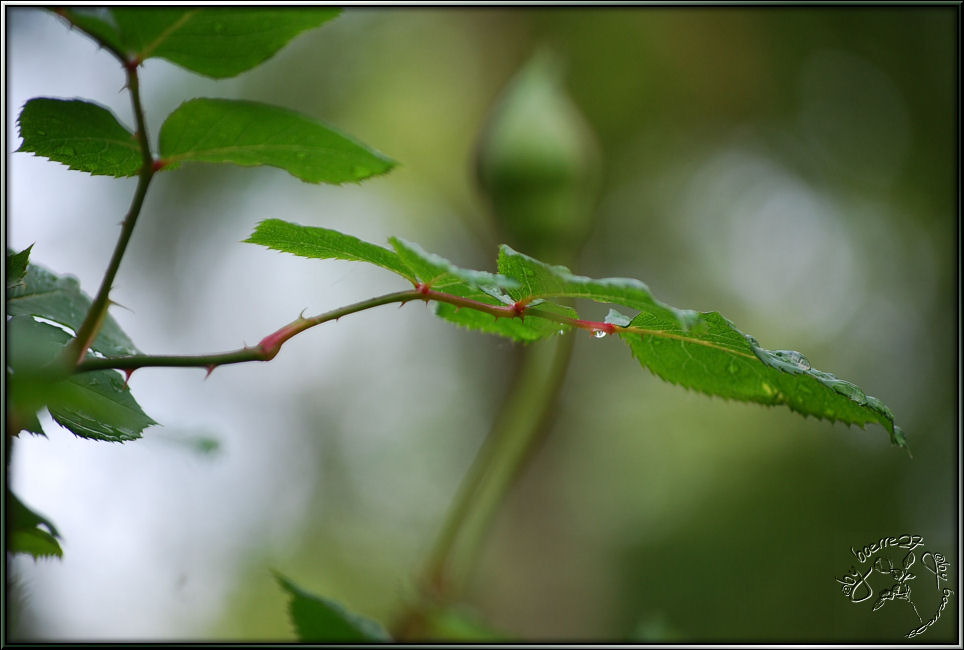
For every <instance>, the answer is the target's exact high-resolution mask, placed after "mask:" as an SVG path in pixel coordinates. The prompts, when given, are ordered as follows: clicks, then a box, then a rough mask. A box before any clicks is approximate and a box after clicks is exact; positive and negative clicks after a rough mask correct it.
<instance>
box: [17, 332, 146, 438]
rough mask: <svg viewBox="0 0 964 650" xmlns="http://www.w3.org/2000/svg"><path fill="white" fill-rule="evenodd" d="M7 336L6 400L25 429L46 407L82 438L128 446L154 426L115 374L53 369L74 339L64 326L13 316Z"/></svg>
mask: <svg viewBox="0 0 964 650" xmlns="http://www.w3.org/2000/svg"><path fill="white" fill-rule="evenodd" d="M7 338H8V341H9V343H10V357H9V358H8V364H9V367H10V369H11V370H12V372H11V374H10V375H9V395H8V399H9V404H10V407H11V409H12V410H14V412H15V413H16V414H17V417H18V419H19V421H20V423H21V428H28V429H29V428H30V426H31V425H32V423H33V421H34V420H35V419H33V420H32V419H31V416H32V414H35V413H36V411H37V410H38V409H40V408H42V407H43V406H44V405H46V407H47V410H49V411H50V414H51V415H52V416H53V418H54V420H55V421H57V422H58V423H59V424H60V425H62V426H64V427H66V428H67V429H69V430H70V431H71V432H73V433H74V435H77V436H80V437H82V438H93V439H97V440H106V441H110V442H124V441H127V440H134V439H137V438H140V437H141V432H142V431H143V430H144V429H146V428H147V427H149V426H151V425H152V424H156V423H155V422H154V420H152V419H151V418H150V417H148V416H147V415H145V413H144V411H142V410H141V408H140V406H139V405H138V404H137V402H136V401H134V398H133V397H132V396H131V394H130V390H128V388H127V386H126V385H125V383H124V380H123V378H122V377H121V375H120V374H119V373H117V372H116V371H114V370H99V371H96V372H88V373H80V374H74V375H70V374H68V373H67V371H66V370H64V369H62V368H60V367H59V366H56V365H50V364H51V362H52V361H54V360H55V359H57V358H59V356H60V354H61V353H62V352H63V349H64V347H65V346H66V345H67V344H68V342H69V341H70V340H71V338H70V336H69V335H68V334H67V333H66V332H64V331H63V330H61V329H60V328H58V327H54V326H53V325H48V324H47V323H40V322H37V321H35V320H34V319H32V318H30V317H28V316H15V317H13V318H11V319H10V320H9V321H7Z"/></svg>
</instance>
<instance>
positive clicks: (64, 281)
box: [7, 264, 138, 356]
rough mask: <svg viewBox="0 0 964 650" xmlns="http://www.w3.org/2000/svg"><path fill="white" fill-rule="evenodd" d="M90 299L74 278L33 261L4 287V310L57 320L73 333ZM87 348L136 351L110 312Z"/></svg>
mask: <svg viewBox="0 0 964 650" xmlns="http://www.w3.org/2000/svg"><path fill="white" fill-rule="evenodd" d="M90 304H91V300H90V298H89V297H88V296H87V294H85V293H84V292H82V291H81V290H80V284H79V283H78V282H77V278H75V277H73V276H69V275H63V276H58V275H55V274H53V273H51V272H50V271H48V270H46V269H44V268H43V267H41V266H37V265H36V264H30V265H29V266H28V267H27V273H26V275H24V276H23V278H22V281H21V282H20V283H19V284H18V285H16V286H12V287H8V288H7V313H8V314H10V315H14V316H16V315H23V316H39V317H40V318H46V319H48V320H51V321H54V322H55V323H60V324H61V325H64V326H66V327H68V328H70V329H71V330H73V331H74V332H75V333H76V331H77V329H78V328H79V327H80V324H81V323H83V321H84V318H85V317H86V316H87V312H88V311H89V310H90ZM91 348H92V349H93V350H95V351H97V352H100V353H101V354H103V355H105V356H123V355H130V354H138V350H137V348H136V347H134V344H133V343H132V342H131V340H130V339H129V338H128V337H127V335H126V334H125V333H124V332H123V330H121V328H120V326H119V325H118V324H117V321H115V320H114V319H113V318H112V317H111V316H110V315H108V316H107V317H106V318H105V319H104V323H103V325H102V326H101V329H100V332H99V333H98V335H97V338H96V339H95V340H94V343H93V345H91Z"/></svg>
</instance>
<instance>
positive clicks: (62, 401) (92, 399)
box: [47, 370, 157, 442]
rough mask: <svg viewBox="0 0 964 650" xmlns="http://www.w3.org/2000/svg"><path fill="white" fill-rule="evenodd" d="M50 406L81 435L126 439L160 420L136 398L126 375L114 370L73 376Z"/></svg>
mask: <svg viewBox="0 0 964 650" xmlns="http://www.w3.org/2000/svg"><path fill="white" fill-rule="evenodd" d="M47 410H49V411H50V415H52V416H53V418H54V420H56V422H57V423H58V424H60V425H61V426H63V427H66V428H67V429H70V431H71V432H73V434H74V435H76V436H80V437H81V438H93V439H95V440H106V441H108V442H126V441H128V440H136V439H138V438H140V437H141V432H142V431H143V430H144V429H146V428H147V427H149V426H151V425H153V424H157V423H156V422H155V421H154V420H152V419H151V418H149V417H148V416H147V415H146V414H145V413H144V411H142V410H141V407H140V406H139V405H138V404H137V402H135V401H134V398H133V397H132V396H131V393H130V390H129V389H128V388H127V386H126V385H125V384H124V380H123V378H122V377H121V376H120V374H119V373H117V372H115V371H113V370H98V371H95V372H85V373H81V374H78V375H74V376H72V377H71V378H70V379H68V380H67V381H65V382H63V383H62V385H61V386H60V387H59V390H58V391H57V398H56V401H51V402H49V403H48V404H47Z"/></svg>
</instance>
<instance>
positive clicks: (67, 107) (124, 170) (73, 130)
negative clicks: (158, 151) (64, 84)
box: [17, 97, 144, 178]
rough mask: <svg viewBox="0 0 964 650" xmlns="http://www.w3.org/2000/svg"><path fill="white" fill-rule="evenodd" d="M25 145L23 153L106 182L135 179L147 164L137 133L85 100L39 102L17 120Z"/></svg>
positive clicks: (34, 101) (42, 99)
mask: <svg viewBox="0 0 964 650" xmlns="http://www.w3.org/2000/svg"><path fill="white" fill-rule="evenodd" d="M17 124H18V125H19V127H20V137H21V138H23V144H21V145H20V148H19V149H17V151H26V152H29V153H34V154H37V155H38V156H43V157H44V158H49V159H50V160H55V161H57V162H59V163H63V164H65V165H67V166H68V167H69V168H70V169H76V170H79V171H83V172H89V173H91V174H94V175H102V176H115V177H118V178H120V177H123V176H134V175H136V174H137V173H138V171H139V170H140V169H141V166H142V164H143V162H144V160H143V156H142V154H141V150H140V145H139V144H138V142H137V138H136V137H135V136H134V134H133V133H131V132H130V131H128V130H127V129H125V128H124V127H123V126H121V124H120V122H118V121H117V118H116V117H114V114H113V113H111V112H110V111H109V110H107V109H106V108H104V107H103V106H98V105H97V104H93V103H91V102H85V101H81V100H79V99H51V98H47V97H38V98H36V99H31V100H30V101H28V102H27V103H26V104H25V105H24V107H23V110H22V111H21V112H20V118H19V120H17Z"/></svg>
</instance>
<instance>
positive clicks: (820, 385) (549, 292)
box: [249, 222, 907, 448]
mask: <svg viewBox="0 0 964 650" xmlns="http://www.w3.org/2000/svg"><path fill="white" fill-rule="evenodd" d="M280 223H282V224H283V222H280ZM280 227H282V226H281V225H279V228H280ZM283 228H284V229H285V230H284V232H286V233H289V239H288V240H287V241H285V242H283V243H281V244H279V245H278V247H279V249H281V250H290V251H298V250H303V249H304V247H305V244H304V242H303V241H302V240H303V239H305V237H303V236H302V235H301V233H300V231H299V230H297V228H299V227H298V226H294V225H292V224H283ZM323 232H324V235H323V237H324V238H323V240H322V241H323V245H322V246H318V247H317V248H318V249H320V250H321V254H319V255H312V256H319V257H322V256H323V257H339V258H341V259H356V260H360V261H367V262H371V263H375V264H379V265H381V266H385V267H386V268H392V269H393V270H395V271H396V272H399V270H398V266H399V265H404V266H406V267H407V268H408V269H409V273H408V274H406V273H404V272H401V274H402V275H405V276H406V277H408V278H409V279H410V280H413V278H412V276H414V278H416V279H417V280H418V281H420V282H421V283H424V284H427V285H430V287H431V289H432V291H433V293H432V294H431V299H433V300H434V301H435V302H436V305H437V307H436V314H437V315H438V316H439V317H441V318H443V319H445V320H448V321H450V322H453V323H455V324H457V325H461V326H463V327H468V328H471V329H476V330H479V331H483V332H487V333H491V334H497V335H500V336H506V337H509V338H512V339H515V340H517V341H535V340H538V339H540V338H544V337H547V336H551V335H553V334H557V333H558V334H562V333H564V332H566V331H568V330H569V329H571V328H574V327H578V328H581V329H587V330H590V331H592V332H593V334H594V335H595V336H597V337H600V336H606V335H607V334H617V335H618V336H619V337H620V338H622V339H623V340H624V341H625V342H626V343H627V344H628V345H629V347H630V349H631V351H632V354H633V356H634V357H635V358H636V359H637V360H638V361H639V362H640V364H641V365H642V366H643V367H646V368H649V369H650V370H651V371H652V372H653V373H654V374H656V375H657V376H658V377H660V378H662V379H664V380H666V381H669V382H672V383H675V384H679V385H681V386H685V387H687V388H690V389H692V390H697V391H700V392H703V393H706V394H709V395H715V396H717V397H723V398H726V399H734V400H740V401H745V402H756V403H760V404H767V405H777V404H783V405H786V406H788V407H789V408H790V409H791V410H793V411H796V412H797V413H801V414H803V415H805V416H807V415H811V416H814V417H817V418H823V419H827V420H831V421H839V422H844V423H847V424H857V425H860V426H864V425H865V424H867V423H868V422H876V423H878V424H880V425H881V426H883V427H884V428H885V429H887V430H888V431H889V432H890V436H891V441H892V442H893V443H894V444H897V445H899V446H902V447H905V448H906V447H907V442H906V439H905V437H904V433H903V431H901V429H900V427H898V426H897V425H896V424H895V422H894V415H893V413H892V412H891V411H890V409H889V408H887V406H886V405H885V404H884V403H883V402H881V401H880V400H879V399H877V398H875V397H872V396H868V395H866V394H865V393H864V392H863V391H862V390H861V389H860V388H859V387H858V386H856V385H854V384H852V383H850V382H848V381H845V380H842V379H839V378H837V377H835V376H834V375H832V374H830V373H827V372H822V371H820V370H815V369H813V368H811V367H810V363H809V361H807V360H806V358H805V357H804V356H803V355H802V354H800V353H799V352H795V351H792V350H767V349H765V348H762V347H760V345H759V344H758V343H757V342H756V340H755V339H753V338H752V337H750V336H747V335H745V334H744V333H743V332H740V331H739V330H737V329H736V328H735V327H734V326H733V324H732V323H730V321H728V320H727V319H725V318H723V317H722V316H721V315H720V314H719V313H717V312H703V313H700V312H696V311H693V310H688V309H677V308H675V307H672V306H670V305H666V304H664V303H662V302H660V301H658V300H656V299H655V298H654V297H653V295H652V293H650V291H649V288H648V287H647V286H646V285H645V284H643V283H642V282H640V281H638V280H632V279H627V278H604V279H593V278H588V277H584V276H577V275H573V274H572V273H571V272H570V271H569V269H567V268H566V267H563V266H552V265H549V264H546V263H544V262H541V261H539V260H537V259H535V258H532V257H529V256H527V255H523V254H522V253H519V252H517V251H514V250H512V249H511V248H509V247H508V246H502V247H501V249H500V252H499V262H498V268H499V273H498V274H493V273H487V272H484V271H472V270H467V269H462V268H459V267H457V266H455V265H454V264H452V263H451V262H449V261H448V260H446V259H444V258H441V257H439V256H437V255H434V254H432V253H427V252H425V251H424V250H422V249H421V247H419V246H417V245H416V244H412V243H409V242H406V241H404V240H401V239H398V238H392V239H391V243H392V245H393V246H394V248H395V251H396V253H397V257H388V258H387V259H390V260H391V262H390V263H389V262H386V261H385V257H384V256H385V255H386V254H388V253H387V251H385V250H384V249H382V248H380V247H377V246H372V245H371V244H366V243H364V242H359V241H358V240H356V239H354V238H352V237H348V236H347V235H341V234H339V233H335V232H334V231H327V230H326V231H323ZM264 239H266V240H267V241H263V239H262V237H260V236H258V234H257V233H256V235H254V236H252V239H251V240H249V241H256V242H257V243H265V244H266V245H269V246H270V245H271V243H270V242H271V239H270V238H264ZM332 242H334V243H332ZM368 247H371V249H369V248H368ZM373 251H377V255H376V253H375V252H373ZM414 281H415V280H413V282H414ZM576 298H580V299H588V300H593V301H596V302H601V303H609V304H613V305H616V306H619V307H622V308H623V309H632V310H633V311H634V312H636V315H635V316H632V317H631V316H627V315H625V314H624V313H622V312H621V311H617V310H616V309H610V310H609V313H608V314H607V315H606V318H605V320H604V321H601V322H599V321H589V320H583V319H580V318H579V315H578V313H577V312H576V311H575V310H574V309H573V308H571V307H569V306H566V305H563V304H559V303H556V302H553V300H572V299H576ZM493 307H495V308H498V309H493Z"/></svg>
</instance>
